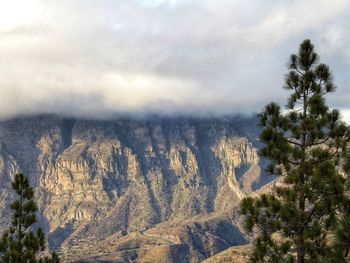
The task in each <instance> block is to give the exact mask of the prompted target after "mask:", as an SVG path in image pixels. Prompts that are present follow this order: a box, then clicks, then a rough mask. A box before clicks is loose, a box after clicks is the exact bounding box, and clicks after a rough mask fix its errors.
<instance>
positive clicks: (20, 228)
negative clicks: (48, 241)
mask: <svg viewBox="0 0 350 263" xmlns="http://www.w3.org/2000/svg"><path fill="white" fill-rule="evenodd" d="M12 188H13V189H14V190H15V192H16V193H17V195H18V196H19V199H18V200H16V201H14V202H13V203H12V205H11V209H12V226H11V227H10V228H9V230H7V231H5V233H4V234H3V236H2V238H1V239H0V262H4V263H35V262H47V263H57V262H59V258H58V256H57V255H56V254H55V253H52V254H51V257H42V258H39V257H38V253H39V252H42V251H44V250H45V235H44V232H43V231H42V229H41V228H39V229H38V230H37V231H36V233H34V232H32V231H30V228H31V226H32V225H33V224H34V223H35V222H36V216H35V213H36V211H37V210H38V208H37V206H36V204H35V202H34V200H33V198H34V190H33V188H32V187H31V186H30V185H29V181H28V178H27V177H25V176H24V175H23V174H16V175H15V177H14V181H13V182H12Z"/></svg>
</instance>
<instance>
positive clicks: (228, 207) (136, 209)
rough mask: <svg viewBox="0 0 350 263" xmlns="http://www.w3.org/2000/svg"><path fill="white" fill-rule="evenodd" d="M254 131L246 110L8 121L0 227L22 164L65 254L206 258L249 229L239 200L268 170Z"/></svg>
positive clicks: (0, 160) (102, 258)
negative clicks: (232, 114)
mask: <svg viewBox="0 0 350 263" xmlns="http://www.w3.org/2000/svg"><path fill="white" fill-rule="evenodd" d="M258 134H259V129H258V126H257V118H243V117H222V118H190V117H156V116H153V117H147V118H146V117H145V118H139V119H137V118H119V119H114V120H84V119H72V118H63V117H59V116H54V115H41V116H34V117H23V118H15V119H11V120H6V121H2V122H0V197H1V199H0V200H1V201H0V202H1V203H0V204H1V205H2V206H1V207H3V209H1V210H0V231H1V230H3V229H5V228H6V227H7V226H8V224H9V222H10V219H9V218H10V214H9V204H10V203H11V202H12V200H13V198H14V196H13V193H12V191H11V186H10V182H11V176H12V175H13V174H14V173H16V172H19V171H21V172H23V173H24V174H25V175H27V176H28V177H29V179H30V181H31V183H32V185H33V186H34V187H35V189H36V200H37V202H38V204H39V208H40V215H39V221H40V224H41V226H42V227H43V228H44V229H45V231H46V232H47V233H48V239H49V247H50V248H51V249H55V250H58V251H59V252H60V254H61V255H62V257H63V258H64V259H65V260H66V261H80V262H200V261H201V260H204V259H205V258H208V257H209V256H211V255H214V254H216V253H218V252H220V251H223V250H225V249H227V248H229V247H231V246H233V245H242V244H245V243H247V240H248V239H249V237H247V236H245V235H244V234H243V233H242V231H241V228H240V223H239V220H238V219H237V218H238V217H237V211H236V206H237V204H238V203H239V201H240V200H241V199H242V198H243V197H245V196H247V195H249V194H251V193H252V192H254V191H255V190H257V189H259V188H260V187H262V186H263V185H265V184H266V183H267V182H269V181H270V180H271V179H272V178H270V177H267V176H266V175H265V174H264V173H263V172H262V169H261V167H262V166H263V165H264V161H263V160H261V159H260V158H259V156H258V148H259V147H260V145H259V141H258V139H257V138H258Z"/></svg>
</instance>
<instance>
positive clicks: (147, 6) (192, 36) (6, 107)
mask: <svg viewBox="0 0 350 263" xmlns="http://www.w3.org/2000/svg"><path fill="white" fill-rule="evenodd" d="M10 3H11V4H10ZM23 4H24V5H25V6H22V5H23ZM20 7H22V8H20ZM0 10H1V11H0V17H1V18H0V56H1V60H0V98H1V103H0V117H1V118H6V117H11V116H14V115H17V114H23V113H25V114H27V113H44V112H45V113H61V114H62V113H63V114H73V115H76V116H94V117H101V116H107V115H109V114H112V113H114V112H157V113H159V112H161V113H165V114H166V113H173V112H180V113H190V114H191V113H201V114H205V113H213V114H227V113H251V112H257V111H259V110H260V109H261V108H262V107H263V105H264V104H266V103H268V102H269V101H271V100H275V101H280V102H282V103H284V98H285V97H286V95H287V93H286V91H284V90H283V89H282V88H281V87H282V85H283V75H284V73H285V72H286V69H285V64H286V61H287V59H288V57H289V54H290V53H291V52H294V51H296V50H297V47H298V45H299V43H300V42H301V41H302V40H303V39H304V38H311V39H312V41H313V42H314V43H315V45H316V48H317V50H318V52H319V54H320V55H321V59H322V61H323V62H325V63H328V64H329V65H330V66H331V68H332V69H333V71H334V74H335V79H336V83H337V85H338V86H339V88H338V91H337V92H336V93H335V94H333V95H331V96H330V97H329V102H330V103H331V105H332V106H334V107H337V108H341V109H343V110H344V113H345V114H346V115H347V116H349V120H350V114H349V113H350V111H349V110H347V109H348V108H350V107H349V102H350V95H349V93H348V92H347V89H348V88H349V84H348V79H349V77H350V76H349V75H350V74H349V68H350V67H349V66H350V46H349V45H348V43H349V40H350V33H349V32H348V28H349V22H350V17H349V16H348V14H349V11H350V2H349V1H348V0H337V1H334V0H308V1H302V0H281V1H273V0H266V1H259V0H234V1H233V0H218V1H212V0H187V1H186V0H168V1H165V0H153V1H152V0H144V1H141V0H138V1H136V0H117V1H116V0H113V1H112V0H100V1H93V0H75V1H70V0H61V1H53V0H41V1H40V0H26V1H20V0H12V1H2V0H0Z"/></svg>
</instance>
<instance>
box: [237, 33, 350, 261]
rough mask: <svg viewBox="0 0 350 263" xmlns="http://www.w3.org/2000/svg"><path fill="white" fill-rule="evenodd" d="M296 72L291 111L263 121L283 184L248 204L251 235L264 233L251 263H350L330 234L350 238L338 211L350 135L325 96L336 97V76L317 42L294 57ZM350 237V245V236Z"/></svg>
mask: <svg viewBox="0 0 350 263" xmlns="http://www.w3.org/2000/svg"><path fill="white" fill-rule="evenodd" d="M288 67H289V73H288V74H287V75H286V76H285V83H286V85H285V88H286V89H287V90H289V91H291V95H290V97H289V98H288V102H287V105H286V109H285V111H282V110H281V107H280V106H279V105H278V104H276V103H270V104H268V105H267V106H266V107H265V109H264V111H263V112H262V113H261V114H260V115H259V117H260V124H261V126H262V128H263V130H262V132H261V136H260V139H261V141H262V143H264V147H263V149H262V150H261V155H262V156H264V157H266V158H268V159H269V160H270V161H271V162H270V165H269V166H268V167H267V171H268V172H270V173H274V174H278V175H280V176H281V177H282V178H281V179H282V180H281V181H280V183H278V184H277V185H276V186H275V187H274V189H273V192H272V193H270V194H265V195H262V196H261V197H259V198H254V199H253V198H246V199H244V200H243V201H242V203H241V213H242V214H243V215H244V216H245V219H246V221H245V227H246V230H247V231H249V232H253V231H254V232H255V231H257V235H256V236H257V237H256V238H255V240H254V251H253V253H252V256H251V261H252V262H345V261H344V260H345V259H344V253H343V251H344V249H345V248H347V247H349V243H346V244H345V243H344V242H343V243H341V242H335V241H334V238H333V240H332V238H330V234H331V233H332V232H334V231H335V232H337V233H338V234H340V233H342V232H343V229H346V231H349V225H350V223H349V221H347V219H344V220H342V221H341V222H342V224H341V225H340V226H341V227H340V228H339V227H338V228H337V226H338V225H339V224H338V223H339V216H337V212H341V211H344V209H343V208H344V203H345V202H347V196H346V184H345V182H346V180H347V178H346V177H345V176H343V175H341V173H340V168H341V164H345V166H346V165H348V166H349V167H350V162H349V163H347V162H344V157H345V156H346V155H347V143H348V142H349V140H350V131H349V129H348V128H347V127H346V125H345V123H343V122H342V121H341V115H340V113H339V111H338V110H330V109H329V108H328V106H327V105H326V102H325V95H327V94H328V93H329V92H333V91H334V90H335V86H334V84H333V77H332V74H331V71H330V69H329V67H328V66H327V65H325V64H321V63H319V57H318V55H317V54H316V53H315V52H314V47H313V45H312V44H311V42H310V40H305V41H304V42H302V43H301V45H300V48H299V52H298V54H293V55H291V57H290V60H289V64H288ZM337 229H338V231H337ZM347 233H349V232H347ZM338 236H341V235H338ZM342 238H344V239H346V240H347V241H346V242H348V241H349V239H348V234H347V235H345V236H342ZM340 244H343V247H342V248H343V249H342V248H340ZM295 260H296V261H295Z"/></svg>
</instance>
